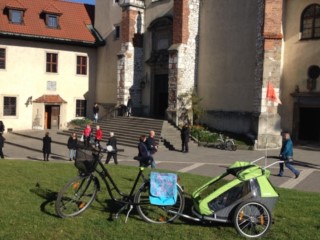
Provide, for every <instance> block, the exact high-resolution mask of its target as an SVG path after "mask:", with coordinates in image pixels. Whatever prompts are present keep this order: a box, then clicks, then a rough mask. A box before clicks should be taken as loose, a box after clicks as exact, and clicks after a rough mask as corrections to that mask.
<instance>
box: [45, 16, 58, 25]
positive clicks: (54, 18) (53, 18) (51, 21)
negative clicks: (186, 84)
mask: <svg viewBox="0 0 320 240" xmlns="http://www.w3.org/2000/svg"><path fill="white" fill-rule="evenodd" d="M46 20H47V26H48V27H50V28H58V16H56V15H51V14H47V16H46Z"/></svg>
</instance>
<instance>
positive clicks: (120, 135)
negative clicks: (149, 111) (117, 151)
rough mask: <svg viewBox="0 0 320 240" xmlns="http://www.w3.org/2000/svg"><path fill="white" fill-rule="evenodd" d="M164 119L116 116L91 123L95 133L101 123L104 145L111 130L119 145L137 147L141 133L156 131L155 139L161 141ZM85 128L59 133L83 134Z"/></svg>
mask: <svg viewBox="0 0 320 240" xmlns="http://www.w3.org/2000/svg"><path fill="white" fill-rule="evenodd" d="M163 122H164V121H163V120H158V119H149V118H140V117H115V118H108V119H102V120H100V121H99V123H97V124H96V123H93V124H92V125H91V127H92V129H93V134H95V129H96V125H99V126H100V128H101V130H102V132H103V138H102V144H103V145H104V144H105V143H106V142H107V140H108V137H109V132H114V135H115V137H116V138H117V142H118V144H119V145H123V146H129V147H137V145H138V141H139V137H140V136H141V135H146V136H148V135H149V131H150V130H153V131H155V133H156V135H155V139H156V141H157V142H159V143H160V141H161V140H162V139H161V131H162V126H163ZM83 130H84V126H83V127H75V128H72V129H68V130H63V131H60V132H59V134H63V135H68V136H70V134H71V133H72V132H76V133H77V134H78V136H81V134H82V132H83Z"/></svg>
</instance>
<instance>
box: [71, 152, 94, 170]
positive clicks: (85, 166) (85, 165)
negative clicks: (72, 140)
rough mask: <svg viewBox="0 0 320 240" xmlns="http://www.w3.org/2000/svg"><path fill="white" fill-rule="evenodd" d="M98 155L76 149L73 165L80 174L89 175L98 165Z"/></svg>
mask: <svg viewBox="0 0 320 240" xmlns="http://www.w3.org/2000/svg"><path fill="white" fill-rule="evenodd" d="M98 160H99V155H98V154H97V153H93V152H92V151H91V150H87V149H77V153H76V160H75V162H74V165H75V167H76V168H78V169H79V171H80V172H81V173H91V172H93V171H94V169H95V168H96V166H97V164H98Z"/></svg>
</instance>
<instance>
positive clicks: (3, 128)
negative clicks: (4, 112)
mask: <svg viewBox="0 0 320 240" xmlns="http://www.w3.org/2000/svg"><path fill="white" fill-rule="evenodd" d="M4 130H5V127H4V124H3V122H2V121H0V133H4Z"/></svg>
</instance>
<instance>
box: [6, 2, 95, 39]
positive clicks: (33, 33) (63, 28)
mask: <svg viewBox="0 0 320 240" xmlns="http://www.w3.org/2000/svg"><path fill="white" fill-rule="evenodd" d="M10 8H12V9H25V11H24V17H23V21H24V22H23V24H13V23H10V22H9V18H8V11H7V10H8V9H10ZM0 11H1V12H0V34H1V35H2V36H7V37H22V36H23V37H27V38H28V37H29V38H32V39H34V38H36V39H39V40H40V39H42V40H43V39H47V40H57V41H69V42H70V41H72V42H79V43H82V44H94V43H95V42H96V38H95V35H94V34H93V33H92V31H93V32H95V31H94V29H93V28H92V25H93V20H91V19H93V16H92V15H91V14H92V13H93V12H94V6H93V5H86V4H81V3H73V2H64V1H61V0H0ZM48 12H49V13H55V14H57V15H58V16H59V28H58V29H53V28H48V27H47V26H46V23H45V20H44V18H43V16H42V15H43V13H48Z"/></svg>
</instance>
